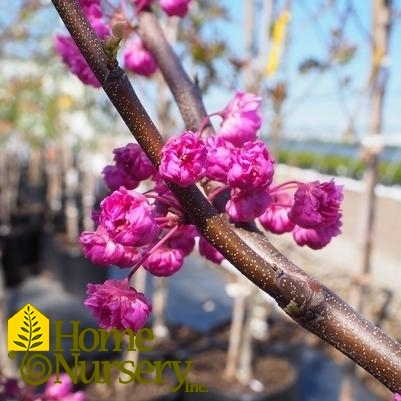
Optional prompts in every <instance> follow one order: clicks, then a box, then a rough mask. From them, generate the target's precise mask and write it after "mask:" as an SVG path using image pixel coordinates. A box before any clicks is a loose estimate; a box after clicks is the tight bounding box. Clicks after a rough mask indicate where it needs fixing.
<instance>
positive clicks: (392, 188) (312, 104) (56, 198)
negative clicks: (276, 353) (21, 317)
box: [0, 0, 401, 401]
mask: <svg viewBox="0 0 401 401" xmlns="http://www.w3.org/2000/svg"><path fill="white" fill-rule="evenodd" d="M105 3H106V2H105ZM113 3H115V2H113V1H112V0H111V1H110V2H107V4H106V6H107V7H109V8H110V6H113ZM161 18H162V23H163V26H164V28H165V29H166V32H167V35H168V38H169V40H170V41H171V43H172V44H173V46H174V48H175V50H176V51H177V53H178V54H179V56H180V58H181V59H182V60H183V63H184V65H185V68H186V70H187V71H188V73H189V75H190V76H191V77H193V78H196V79H197V80H198V82H199V85H200V87H201V89H202V92H203V93H204V100H205V105H206V108H207V110H208V112H210V113H212V112H214V111H217V110H221V109H222V108H223V107H224V106H225V104H226V103H227V102H228V100H229V99H230V98H231V97H232V93H233V91H234V90H236V89H242V90H247V91H252V92H255V93H257V94H259V95H260V96H262V98H263V116H264V124H263V126H262V129H261V132H260V135H261V137H262V138H263V139H264V140H265V141H266V142H267V143H268V145H269V146H270V150H271V152H272V153H273V154H274V157H275V159H276V162H277V181H281V180H287V179H299V180H310V181H313V180H316V179H325V178H327V177H328V176H336V181H337V182H338V183H340V184H342V185H344V192H345V200H344V206H343V216H344V224H343V235H341V236H340V237H336V238H335V239H334V240H333V242H332V243H331V244H330V245H329V246H328V247H327V249H324V250H321V251H311V250H308V249H303V248H302V249H300V248H299V247H296V246H295V245H294V244H293V242H292V239H291V237H289V236H282V237H272V241H273V242H274V244H275V245H276V246H277V247H278V248H279V249H280V250H281V251H283V252H284V253H285V254H286V255H287V256H289V257H290V259H292V260H293V261H294V262H295V263H297V264H298V265H299V266H300V267H301V268H303V269H305V270H306V271H307V272H309V273H311V274H312V275H314V276H316V277H317V278H318V279H320V280H322V281H323V283H324V284H326V285H327V286H329V287H330V288H332V289H333V290H335V291H336V292H338V293H339V294H340V295H341V296H342V297H344V298H345V299H346V300H347V301H348V302H350V303H351V304H352V305H353V306H354V307H355V308H357V309H358V310H360V311H361V312H362V313H363V314H364V315H365V316H367V317H368V318H369V319H370V320H372V321H374V322H375V323H376V324H378V325H380V326H382V327H383V328H384V329H385V330H386V331H387V332H388V333H389V334H390V335H392V336H394V337H395V338H397V339H399V338H400V333H401V324H400V316H399V310H400V307H401V297H400V295H399V282H400V277H401V274H400V270H399V269H400V264H399V260H400V258H401V248H400V246H399V241H400V239H401V228H400V223H399V218H398V216H399V215H400V214H401V203H400V202H401V187H400V184H401V116H400V96H401V80H400V71H401V51H400V47H399V43H400V38H401V27H400V25H401V24H400V22H401V2H400V1H399V0H392V1H390V0H387V1H384V0H370V1H356V0H337V1H336V0H297V1H291V0H252V1H247V2H242V1H238V0H234V1H228V0H220V1H214V2H209V1H206V0H199V1H193V2H192V3H191V7H190V12H189V15H188V17H187V18H185V19H183V20H176V19H174V18H173V19H168V20H167V19H166V18H164V19H163V17H161ZM59 32H65V29H64V28H63V25H62V23H61V21H60V20H59V18H58V16H57V13H56V11H55V10H54V8H53V6H52V4H51V2H50V1H47V0H16V1H14V2H8V3H7V4H6V3H5V2H2V4H0V58H1V62H0V71H1V74H0V82H1V85H0V104H1V107H0V247H1V248H0V249H1V259H2V260H1V261H2V267H3V273H4V286H5V289H6V290H5V291H2V293H3V296H2V301H3V304H4V302H5V301H7V302H8V307H7V308H8V309H7V311H8V312H7V313H8V314H11V313H13V312H15V311H16V310H18V307H20V306H22V305H24V304H25V303H26V302H32V301H31V300H32V296H33V295H32V294H36V295H35V296H37V293H39V294H40V297H41V298H40V297H38V298H37V299H38V301H37V302H39V303H40V305H42V307H43V308H47V307H49V305H53V306H54V302H55V299H58V300H59V301H60V305H61V303H62V302H64V304H63V305H64V306H63V307H62V306H60V308H58V309H55V310H54V311H53V312H54V313H55V316H56V317H57V316H58V314H60V313H64V312H63V311H65V310H69V311H70V310H71V308H72V307H71V305H74V308H76V311H77V312H76V313H77V316H79V317H80V318H82V319H87V325H88V326H90V325H91V324H93V321H91V320H90V317H89V316H86V312H85V311H84V310H83V309H82V307H81V301H82V298H83V297H84V295H85V288H86V283H87V282H103V281H104V280H105V279H106V278H107V277H116V276H118V274H119V272H118V271H117V270H116V269H114V268H113V267H110V268H109V269H100V268H96V267H95V266H92V265H91V264H90V263H89V262H88V261H86V260H85V259H84V258H83V257H82V255H81V251H80V249H79V247H78V245H77V238H78V236H79V233H80V232H81V231H83V230H92V229H93V224H92V221H91V218H90V215H91V210H92V208H93V206H94V205H96V204H97V203H98V202H99V201H100V200H101V199H102V197H103V196H104V195H105V194H106V189H105V187H104V185H103V182H102V177H101V171H102V169H103V167H104V166H105V165H106V164H110V163H111V162H112V158H113V155H112V152H111V150H112V149H113V148H115V147H121V146H124V145H125V144H126V143H127V142H129V141H131V140H132V139H131V136H130V133H129V132H128V130H127V129H126V127H125V126H124V125H123V124H122V122H121V121H120V119H119V117H118V115H117V114H116V112H115V111H114V110H113V109H112V107H111V106H110V104H109V103H108V100H107V99H106V97H105V95H104V94H103V93H102V91H101V90H96V89H93V88H91V87H85V86H84V85H83V84H82V83H81V82H80V81H79V80H78V78H76V77H75V76H74V75H72V74H71V73H70V72H69V71H68V70H67V68H66V66H65V65H63V64H62V62H61V59H60V57H59V56H58V55H57V54H56V52H55V50H54V35H55V33H59ZM131 78H132V82H133V85H134V88H135V90H136V91H137V93H138V96H139V97H140V99H141V100H142V102H143V104H144V105H145V108H146V109H147V110H148V112H149V114H150V115H151V117H152V119H153V120H154V121H155V123H156V125H157V127H158V128H159V130H160V131H161V132H162V133H163V135H164V136H165V137H166V138H167V137H168V136H170V135H173V134H176V133H179V132H181V131H182V130H183V124H182V121H181V118H180V116H179V114H178V110H177V108H176V106H175V105H174V102H173V100H172V98H171V96H170V94H169V92H168V89H167V88H166V87H165V85H164V83H163V80H162V77H161V76H160V74H159V73H156V74H155V75H154V76H153V77H152V79H146V78H142V77H139V76H131ZM188 265H190V266H191V267H190V268H188V267H185V268H184V269H183V272H180V273H179V274H177V275H176V277H173V278H172V279H171V280H169V281H168V282H166V281H163V280H161V281H159V282H156V283H155V282H152V280H150V278H144V279H143V280H144V283H143V284H142V285H143V288H144V291H147V292H149V294H153V295H154V293H156V294H159V295H160V294H161V295H160V297H161V299H163V300H164V301H162V302H161V306H160V308H159V310H157V313H156V314H155V317H154V318H153V324H154V326H153V328H154V329H155V330H156V331H157V330H159V331H158V332H159V333H160V336H161V337H163V336H165V335H166V333H168V332H169V331H170V332H171V328H172V327H174V328H175V329H177V327H180V328H182V326H183V325H184V326H189V327H191V328H192V329H193V330H195V331H196V332H197V333H198V334H199V333H201V334H202V335H201V337H202V336H203V337H207V338H208V339H209V343H208V344H209V345H210V342H212V343H213V341H212V340H211V338H214V337H213V335H214V334H213V335H212V334H211V333H215V332H213V330H215V329H216V327H223V326H224V324H227V327H229V326H230V324H231V323H232V321H233V320H234V318H233V316H234V314H235V311H236V310H237V311H241V310H242V312H240V317H239V319H240V320H241V321H242V322H243V324H244V325H245V327H246V322H247V319H246V317H249V319H248V320H249V324H251V322H253V323H252V324H253V326H252V327H259V336H260V338H264V339H265V340H266V339H267V338H273V339H274V329H276V330H278V332H279V333H280V331H279V329H280V328H282V327H284V329H283V330H284V332H285V333H286V335H287V334H288V333H292V334H293V335H291V336H290V337H291V341H290V340H289V343H290V342H291V343H292V342H293V341H294V342H296V343H297V341H298V340H299V338H301V340H300V343H301V344H302V347H301V348H302V355H301V357H300V356H299V354H298V359H297V361H298V362H297V363H300V365H299V366H301V369H300V371H297V375H296V377H297V380H296V381H297V390H296V391H295V392H293V395H292V397H293V398H292V399H295V400H310V401H312V400H315V399H318V398H319V399H320V398H322V397H325V398H326V399H329V400H335V399H342V400H347V399H349V400H351V399H362V398H363V399H364V400H366V399H368V400H370V399H372V400H376V399H383V400H386V399H387V400H388V399H390V393H389V392H388V391H387V390H385V389H384V388H383V386H380V385H379V384H377V383H376V382H375V381H371V380H369V379H368V378H366V375H364V374H363V373H361V372H360V371H358V370H357V369H355V368H354V367H351V368H350V365H349V364H348V362H345V361H344V360H343V358H341V357H340V356H339V355H338V354H336V353H335V352H333V351H332V350H328V349H326V347H325V346H324V345H323V344H320V343H319V342H318V341H317V340H316V339H315V338H314V337H312V336H310V335H308V334H307V333H304V332H303V331H302V330H301V331H300V333H301V334H299V332H298V330H299V329H296V328H294V327H293V326H292V325H291V323H290V322H288V321H287V320H286V318H285V317H284V316H283V315H282V314H281V313H280V312H279V311H278V310H277V308H275V307H274V302H272V301H271V300H269V299H266V297H264V296H261V295H260V294H259V293H257V292H255V290H254V289H253V290H252V289H249V287H248V286H247V285H246V284H244V283H243V282H242V281H241V278H238V277H237V276H236V275H235V274H233V271H232V269H231V268H230V267H229V266H226V267H225V268H223V269H220V270H217V269H216V267H214V266H210V265H208V264H207V263H206V262H204V261H203V260H199V258H197V257H196V256H193V257H192V258H191V259H190V261H189V262H188ZM211 276H213V277H215V279H216V282H217V283H218V285H217V287H216V288H214V287H213V289H211V288H210V287H212V286H211V285H210V277H211ZM38 278H40V279H39V282H38V281H35V280H38ZM49 280H50V281H49ZM194 281H195V282H196V283H197V285H196V286H194V284H193V282H194ZM49 283H50V284H49ZM233 283H234V284H236V286H237V287H236V286H235V285H234V287H233ZM233 288H234V289H233ZM51 289H53V290H51ZM188 289H191V290H190V291H189V290H188ZM35 291H36V292H35ZM172 291H173V294H175V295H174V297H172V296H171V293H172ZM64 292H65V298H63V297H61V296H60V294H61V293H64ZM52 294H53V295H52ZM177 294H178V295H177ZM52 297H53V298H52ZM180 297H181V298H180ZM39 299H40V300H39ZM60 299H61V300H60ZM183 299H184V300H185V301H184V302H182V301H183ZM191 300H192V301H191ZM238 300H239V301H238ZM65 305H67V306H65ZM255 305H256V306H259V307H260V305H262V307H261V308H259V309H258V308H257V307H256V306H255ZM184 306H186V307H185V308H184ZM74 308H72V309H73V310H74ZM180 308H181V309H180ZM236 308H237V309H236ZM156 309H157V308H156ZM178 310H180V312H179V313H178V312H177V311H178ZM260 310H262V311H263V312H260ZM255 311H256V312H255ZM258 311H259V312H258ZM49 313H50V312H49ZM241 313H242V315H241ZM258 313H259V315H258ZM241 316H242V318H241ZM237 318H238V316H237ZM255 322H256V323H255ZM277 322H280V323H277ZM283 322H284V323H283ZM258 324H259V326H258ZM275 324H276V326H275ZM280 324H283V326H280ZM222 325H223V326H222ZM287 325H288V326H287ZM224 327H225V326H224ZM272 330H273V331H272ZM251 331H252V330H251ZM163 333H164V334H163ZM252 333H253V334H252V335H253V336H254V337H255V338H257V337H258V334H257V333H258V330H257V329H254V330H253V331H252ZM255 333H256V334H255ZM260 333H262V334H260ZM241 335H244V334H243V333H242V334H241ZM280 336H282V333H281V334H277V337H278V338H279V337H280ZM251 337H252V336H251ZM227 341H228V340H227ZM259 341H261V340H259ZM266 341H267V340H266ZM273 343H274V341H273ZM275 345H276V346H277V344H275ZM280 346H281V347H282V344H281V345H280ZM278 348H279V347H278ZM275 349H276V350H277V347H276V348H275ZM297 349H298V351H299V349H300V348H297ZM291 350H293V349H291ZM2 352H3V351H2ZM0 355H3V356H4V355H5V354H0ZM4 358H6V357H4ZM2 360H3V361H5V360H4V359H2ZM299 361H301V362H299ZM4 365H5V366H3V371H6V370H7V369H9V367H7V366H6V365H7V363H4ZM293 365H295V363H294V364H293ZM302 367H303V368H302ZM305 371H306V372H309V373H308V374H305ZM300 372H303V373H302V374H300ZM344 372H345V373H344ZM272 380H275V379H272ZM355 380H356V382H355ZM355 383H358V384H357V385H356V384H355ZM256 387H257V386H256ZM355 389H357V390H355ZM294 394H295V395H294ZM285 397H287V398H285V399H290V398H289V396H288V394H287V395H286V396H285ZM347 397H348V398H347ZM369 397H370V398H369ZM270 399H273V398H270Z"/></svg>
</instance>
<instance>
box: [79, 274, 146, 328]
mask: <svg viewBox="0 0 401 401" xmlns="http://www.w3.org/2000/svg"><path fill="white" fill-rule="evenodd" d="M84 304H85V306H86V307H87V308H89V309H90V310H91V312H92V314H93V316H94V317H95V318H96V319H97V320H98V322H99V326H100V327H103V328H105V329H106V330H111V329H113V328H116V329H117V330H125V329H131V330H132V331H133V332H134V333H137V332H138V331H139V330H140V329H141V328H143V326H144V325H145V323H146V320H147V318H148V316H149V314H150V312H151V310H152V305H151V304H150V303H149V301H148V300H147V299H146V297H145V295H144V294H142V293H141V292H138V291H136V290H135V288H133V287H130V286H129V282H128V279H125V280H121V281H120V280H107V281H105V282H104V283H103V284H88V290H87V298H86V300H85V302H84Z"/></svg>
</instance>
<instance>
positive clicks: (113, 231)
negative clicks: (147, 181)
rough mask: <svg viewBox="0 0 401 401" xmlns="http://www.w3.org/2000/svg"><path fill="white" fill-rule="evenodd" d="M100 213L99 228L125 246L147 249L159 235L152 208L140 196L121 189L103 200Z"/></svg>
mask: <svg viewBox="0 0 401 401" xmlns="http://www.w3.org/2000/svg"><path fill="white" fill-rule="evenodd" d="M100 209H101V211H100V216H99V222H100V224H101V225H102V226H103V227H104V228H105V229H106V231H107V232H108V233H109V235H110V237H111V238H112V239H113V240H114V241H115V242H118V243H120V244H122V245H128V246H141V245H147V244H149V243H151V242H152V241H153V240H154V239H155V238H156V236H157V235H158V234H159V226H158V225H157V223H156V221H155V218H154V211H153V208H152V206H151V205H150V204H149V203H148V199H147V198H146V197H145V196H144V195H142V194H141V193H139V192H136V191H128V190H127V189H126V188H124V187H121V188H120V189H119V190H118V191H114V192H113V193H112V194H111V195H109V196H108V197H106V198H105V199H103V201H102V202H101V203H100Z"/></svg>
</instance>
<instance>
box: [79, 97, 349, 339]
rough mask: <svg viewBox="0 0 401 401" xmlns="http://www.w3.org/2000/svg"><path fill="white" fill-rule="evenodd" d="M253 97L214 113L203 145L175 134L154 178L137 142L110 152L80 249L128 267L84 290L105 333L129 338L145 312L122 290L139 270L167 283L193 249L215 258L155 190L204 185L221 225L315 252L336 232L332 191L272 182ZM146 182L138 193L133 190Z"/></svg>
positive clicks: (337, 199)
mask: <svg viewBox="0 0 401 401" xmlns="http://www.w3.org/2000/svg"><path fill="white" fill-rule="evenodd" d="M260 107H261V98H260V97H257V96H255V95H253V94H250V93H244V92H237V93H236V94H235V96H234V98H233V99H232V100H231V101H230V102H229V104H228V105H227V107H225V108H224V109H223V110H222V111H221V112H219V113H215V114H213V115H212V116H219V117H220V118H221V119H222V122H221V127H220V128H221V131H220V130H219V132H218V133H217V134H216V135H207V136H206V137H205V136H204V134H203V133H202V130H200V131H199V132H191V131H185V132H183V133H182V134H181V135H178V136H174V137H172V138H170V139H169V140H168V141H167V143H166V144H165V146H164V148H163V150H162V154H161V164H160V167H159V171H156V170H155V168H154V167H153V166H152V164H151V163H150V161H149V160H148V158H147V157H146V155H145V154H144V152H143V151H142V149H141V148H140V147H139V145H137V144H132V143H131V144H128V145H126V146H125V147H122V148H117V149H115V150H114V164H113V165H108V166H106V167H105V168H104V170H103V176H104V181H105V183H106V184H107V186H108V187H109V189H110V191H111V193H110V195H108V196H107V197H106V198H105V199H104V200H103V201H102V202H101V203H100V210H98V211H97V212H96V213H95V214H94V218H95V223H96V226H97V227H96V230H95V231H93V232H92V231H86V232H83V233H82V234H81V236H80V242H81V245H82V248H83V251H84V253H85V255H86V257H87V258H89V259H90V260H91V261H92V262H93V263H95V264H99V265H103V266H108V265H115V266H119V267H121V268H128V270H129V272H128V274H127V279H125V280H122V281H116V280H108V281H106V282H105V283H104V284H101V285H93V284H89V286H88V297H87V300H86V301H85V304H86V306H87V307H88V308H90V309H91V310H92V313H93V315H94V316H95V317H96V318H97V319H98V320H99V324H100V326H102V327H105V328H107V329H109V328H112V327H116V328H118V329H124V328H131V329H132V330H134V331H137V330H139V329H140V328H141V327H142V326H143V325H144V324H145V322H146V319H147V317H148V315H149V313H150V311H151V305H150V303H149V302H148V301H147V299H146V298H145V296H144V294H141V293H138V292H137V291H136V290H135V289H133V288H131V287H130V286H129V279H130V278H131V276H132V275H133V274H134V272H135V271H136V270H137V269H138V268H140V267H141V266H143V268H145V269H146V270H147V271H149V272H150V273H151V274H153V275H156V276H170V275H172V274H174V273H175V272H177V271H178V270H179V269H180V268H181V267H182V265H183V263H184V259H185V257H186V256H187V255H189V254H190V253H191V252H192V250H193V249H194V246H195V244H196V241H197V242H198V249H199V253H200V254H201V255H202V256H204V257H206V258H208V259H209V260H211V261H213V262H215V263H220V262H221V261H222V260H223V259H224V257H223V255H222V254H221V253H220V252H219V251H217V250H216V249H215V248H214V247H213V246H212V245H210V244H209V243H208V242H207V241H205V240H204V239H203V238H202V237H200V236H199V233H198V232H197V230H196V228H195V227H194V226H193V225H191V224H189V223H188V219H187V217H186V215H185V212H184V211H183V210H182V208H181V206H180V205H179V203H178V201H177V200H176V198H175V197H174V195H173V194H172V192H171V191H170V190H169V188H168V186H167V185H165V183H164V182H171V183H174V184H175V185H178V186H180V187H183V188H184V187H188V186H189V185H193V184H196V183H197V182H199V181H200V180H208V181H211V182H212V186H213V188H215V190H214V191H213V192H212V193H210V194H209V198H210V201H211V202H216V204H217V203H218V204H219V207H220V208H221V209H225V212H226V213H227V215H228V217H229V218H230V219H231V221H233V222H235V223H238V222H245V223H254V222H255V221H256V222H258V223H260V224H261V225H262V226H263V227H264V228H265V229H266V230H268V231H271V232H273V233H276V234H282V233H286V232H291V233H292V235H293V238H294V240H295V242H296V243H297V244H298V245H301V246H303V245H307V246H309V247H311V248H313V249H319V248H322V247H324V246H325V245H327V244H328V243H329V242H330V240H331V239H332V238H333V237H334V236H336V235H338V234H339V233H340V227H341V209H340V208H341V201H342V188H341V187H340V186H338V185H336V184H335V183H334V180H332V181H329V182H319V181H315V182H310V183H302V182H298V181H289V182H285V183H281V184H278V185H277V184H273V177H274V160H273V158H272V156H271V155H270V153H269V150H268V148H267V147H266V145H265V143H264V142H263V141H261V140H260V139H258V136H257V134H258V130H259V128H260V126H261V114H260ZM145 180H147V182H148V184H147V188H148V190H147V191H146V192H144V193H141V192H139V191H137V187H138V186H139V184H140V183H142V182H144V181H145Z"/></svg>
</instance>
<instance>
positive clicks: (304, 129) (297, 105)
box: [225, 0, 401, 139]
mask: <svg viewBox="0 0 401 401" xmlns="http://www.w3.org/2000/svg"><path fill="white" fill-rule="evenodd" d="M283 2H284V1H281V3H283ZM278 3H280V1H279V2H278ZM325 3H326V4H327V3H328V1H324V0H295V1H292V8H291V14H292V19H291V23H290V27H289V36H288V47H287V50H286V52H285V54H284V58H283V60H282V65H281V69H280V71H279V72H278V73H277V74H276V75H275V76H273V77H272V78H270V81H268V82H267V83H268V84H274V83H275V82H277V81H279V80H285V81H287V82H288V84H289V97H288V99H287V102H286V104H285V106H284V115H285V121H284V132H285V133H287V134H288V135H294V134H296V133H302V134H306V135H311V136H323V138H326V137H328V136H329V137H330V138H331V139H332V138H334V137H337V138H340V136H341V134H342V133H343V132H344V130H345V128H346V127H347V125H348V122H349V116H354V120H355V124H354V126H355V130H356V133H357V135H358V136H359V137H362V136H364V135H365V134H366V132H367V130H368V126H367V121H368V117H369V109H368V106H369V101H368V99H369V97H368V92H367V90H366V86H367V85H366V84H367V80H368V76H369V72H370V57H371V54H370V38H369V30H370V26H371V1H368V0H362V1H359V0H358V1H356V0H353V1H351V3H352V4H353V7H354V10H355V12H353V13H351V14H348V18H347V19H345V20H344V19H342V20H341V21H342V23H339V21H340V13H341V12H342V10H344V5H345V4H347V3H350V2H349V1H346V0H337V2H336V4H337V10H338V12H337V13H335V12H333V9H324V8H322V7H321V5H322V4H325ZM225 4H227V6H228V8H229V10H230V14H231V17H232V23H231V24H228V25H227V27H226V33H227V34H228V37H229V38H230V42H231V43H232V46H233V48H234V49H235V51H236V52H238V54H239V55H240V54H241V52H242V51H243V36H242V34H241V29H240V28H239V27H241V26H242V24H243V22H242V21H243V15H244V11H243V5H244V2H240V1H238V0H237V1H229V0H225ZM234 4H235V7H234V6H233V5H234ZM393 4H394V7H395V8H397V9H398V10H400V9H401V0H394V3H393ZM319 10H320V11H319ZM345 14H346V13H344V15H345ZM339 26H343V27H345V28H344V34H345V37H346V38H347V41H348V42H349V43H351V44H355V45H356V46H357V52H356V55H355V57H354V59H353V60H352V61H351V62H350V63H349V64H348V65H346V66H345V67H338V68H336V69H333V70H329V71H327V72H325V73H324V74H318V73H314V72H312V73H309V74H307V75H302V74H300V73H299V72H298V66H299V64H300V63H301V62H302V61H303V60H305V59H306V58H308V57H316V58H318V59H322V58H324V57H325V55H327V49H328V43H329V41H330V34H329V33H330V30H331V29H333V28H338V27H339ZM400 42H401V18H400V17H398V20H396V22H395V24H394V26H393V31H392V34H391V42H390V51H389V55H390V58H389V61H390V79H389V82H388V90H387V96H386V102H385V111H384V128H383V133H384V134H385V135H386V136H388V135H392V136H394V135H396V134H397V133H398V134H399V136H400V137H401V113H400V106H401V102H400V98H401V47H400ZM346 77H349V78H350V79H351V81H350V84H349V86H348V87H347V88H343V89H341V86H340V85H339V82H340V81H341V80H342V79H345V78H346Z"/></svg>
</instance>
